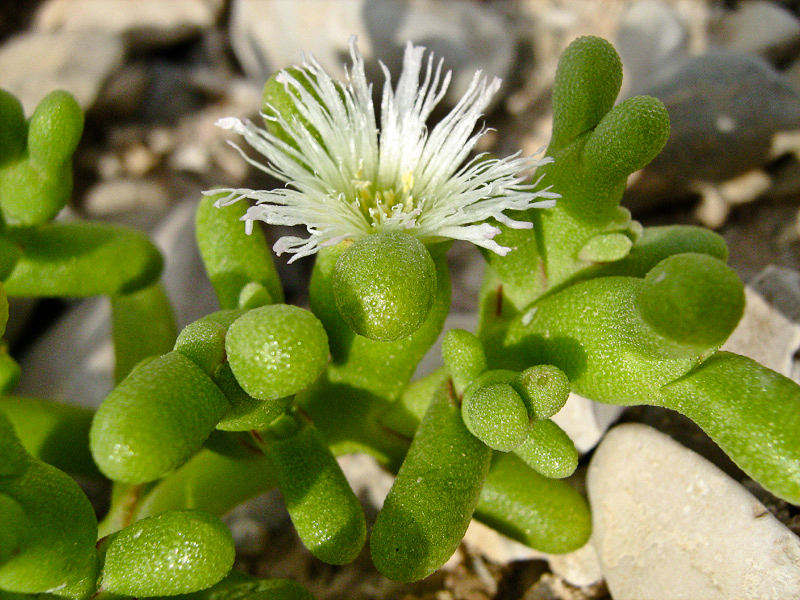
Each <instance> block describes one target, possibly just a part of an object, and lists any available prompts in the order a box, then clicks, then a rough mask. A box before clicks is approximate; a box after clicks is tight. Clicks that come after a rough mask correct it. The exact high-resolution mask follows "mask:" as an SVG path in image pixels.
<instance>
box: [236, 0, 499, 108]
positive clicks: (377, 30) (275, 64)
mask: <svg viewBox="0 0 800 600" xmlns="http://www.w3.org/2000/svg"><path fill="white" fill-rule="evenodd" d="M230 34H231V45H232V46H233V49H234V52H235V54H236V57H237V58H238V60H239V62H240V64H241V65H242V68H243V69H244V71H245V73H246V74H247V75H248V77H249V78H250V79H251V80H252V81H253V82H254V83H255V84H256V85H258V86H261V85H263V83H264V81H266V80H267V79H268V78H269V77H271V76H272V74H273V73H274V72H275V71H277V70H279V69H282V68H286V67H291V66H293V65H296V64H300V63H301V62H302V55H303V52H305V53H311V54H313V55H314V57H315V58H316V59H317V60H318V61H319V63H320V64H321V65H322V66H323V67H324V68H325V69H326V70H327V71H328V72H329V73H331V74H333V75H336V76H338V77H340V78H341V77H344V69H343V65H344V63H345V62H347V63H349V50H348V47H347V43H348V40H349V39H350V36H352V35H356V36H357V37H358V45H359V49H360V50H361V53H362V54H363V55H364V57H365V61H366V62H367V74H368V76H369V77H370V78H371V79H372V80H373V81H376V82H378V83H379V84H381V85H382V82H383V75H382V73H381V71H380V69H379V68H378V66H377V60H378V59H379V60H381V61H383V62H384V63H385V64H386V65H387V66H388V67H389V69H390V71H391V72H392V73H393V74H394V75H395V76H396V75H397V74H398V73H399V67H400V64H401V60H402V55H403V48H404V46H405V43H406V41H408V40H411V41H412V42H414V43H417V44H422V45H424V46H426V47H427V48H428V49H430V50H432V51H433V52H434V53H435V54H436V56H437V57H442V58H444V64H445V68H447V69H452V70H453V72H454V73H453V82H452V83H451V86H450V91H449V93H448V96H447V98H446V100H449V101H453V99H458V98H459V97H460V96H461V95H462V94H463V93H464V91H465V90H466V87H467V86H468V85H469V82H470V80H471V79H472V77H473V75H474V73H475V71H478V70H481V71H483V73H484V74H485V75H487V76H488V77H489V78H491V77H494V76H498V77H500V78H505V77H507V76H508V74H509V72H510V69H511V67H512V65H513V62H514V39H513V37H512V36H511V35H509V28H508V26H507V24H506V23H505V21H504V20H503V18H501V16H500V15H499V14H498V13H497V12H495V11H493V10H491V9H490V8H489V7H486V6H481V5H479V4H477V3H472V2H463V1H461V0H436V1H432V0H412V1H410V2H396V1H395V0H339V1H337V2H319V1H317V0H293V1H292V2H285V1H282V0H234V2H233V3H232V5H231V24H230Z"/></svg>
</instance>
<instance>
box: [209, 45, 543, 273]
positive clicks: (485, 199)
mask: <svg viewBox="0 0 800 600" xmlns="http://www.w3.org/2000/svg"><path fill="white" fill-rule="evenodd" d="M424 55H425V48H423V47H419V46H413V45H412V44H411V43H410V42H409V43H408V44H407V46H406V49H405V54H404V57H403V69H402V72H401V74H400V79H399V81H398V82H397V88H396V89H393V88H392V84H391V81H390V75H389V72H388V69H387V68H386V67H385V66H384V65H383V64H381V68H382V69H383V71H384V75H385V77H386V81H385V83H384V86H383V94H382V99H381V110H380V125H381V126H380V130H378V127H377V121H376V116H375V108H374V106H373V100H372V85H371V84H370V83H368V82H367V79H366V76H365V73H364V60H363V58H362V56H361V53H360V52H359V50H358V47H357V46H356V43H355V38H352V39H351V40H350V56H351V58H352V67H351V71H350V72H348V73H347V76H346V78H345V79H346V81H344V82H340V81H336V80H334V79H332V78H331V76H330V75H328V74H327V73H326V72H325V71H324V70H323V69H322V67H321V66H320V65H319V63H318V62H317V61H316V60H315V59H314V58H313V57H310V58H309V59H307V60H304V62H303V67H302V68H303V70H304V72H305V73H307V74H308V77H306V81H304V82H302V83H301V82H300V81H298V80H297V79H296V78H295V77H293V76H292V75H291V74H290V73H289V72H287V71H282V72H281V73H279V75H278V77H279V80H278V81H279V82H280V83H283V84H284V86H285V87H286V89H287V91H289V92H290V93H289V94H288V95H289V96H290V97H291V98H293V99H294V100H293V101H294V108H295V110H296V112H297V115H298V116H299V117H301V118H294V117H290V118H289V119H287V118H286V115H280V114H278V111H277V110H274V111H269V112H270V114H263V115H262V116H263V117H264V118H265V119H266V120H268V121H269V120H271V121H273V122H274V123H276V124H277V125H279V126H280V127H281V128H282V129H283V130H284V132H286V133H287V134H288V135H289V136H290V137H291V141H292V143H291V144H287V143H285V142H283V141H281V139H279V138H278V137H276V136H275V135H273V134H271V133H270V132H269V131H267V130H265V129H261V128H259V127H256V126H255V125H254V124H253V123H251V122H249V121H246V120H239V119H236V118H225V119H220V120H219V121H218V122H217V125H219V126H220V127H222V128H223V129H228V130H231V131H234V132H236V133H238V134H240V135H243V136H244V139H245V140H246V141H247V142H248V143H249V144H250V145H251V146H252V147H253V148H255V149H256V150H257V151H258V152H260V153H261V154H263V155H264V156H265V157H266V159H267V162H266V164H261V163H259V162H257V161H255V160H252V159H250V158H249V157H247V156H246V155H245V154H244V152H242V150H241V149H240V148H239V147H238V146H236V145H235V144H234V147H236V148H237V150H239V152H240V153H241V154H242V156H244V158H245V160H247V161H248V162H249V163H251V164H252V165H254V166H255V167H257V168H259V169H261V170H262V171H264V172H266V173H268V174H270V175H272V176H274V177H276V178H278V179H280V180H282V181H284V182H286V184H287V185H286V187H284V188H280V189H274V190H251V189H224V190H213V191H208V192H204V193H205V194H209V195H210V194H215V195H216V194H219V193H220V192H223V193H227V196H226V197H224V198H222V199H221V200H219V201H218V202H217V205H218V206H224V205H228V204H231V203H233V202H236V201H237V200H241V199H242V198H250V199H252V200H255V201H256V204H255V205H254V206H252V207H250V208H249V209H248V211H247V214H246V215H245V216H244V217H243V219H244V220H245V221H246V226H247V231H248V232H250V231H252V226H253V221H255V220H259V221H265V222H266V223H269V224H272V225H305V226H306V229H307V230H308V234H309V235H308V237H306V238H299V237H294V236H285V237H282V238H280V239H279V240H278V241H277V242H276V243H275V246H274V250H275V252H276V253H277V254H279V255H280V254H282V253H283V252H290V253H293V254H294V256H293V257H292V258H291V260H290V261H289V262H292V261H293V260H295V259H297V258H300V257H302V256H307V255H309V254H314V253H315V252H317V251H318V250H319V249H320V248H323V247H325V246H330V245H333V244H337V243H339V242H340V241H342V240H345V239H355V238H360V237H363V236H367V235H370V234H372V233H376V232H378V231H385V230H401V231H405V232H407V233H409V234H411V235H414V236H415V237H417V238H418V239H420V240H421V241H422V242H432V241H437V240H442V239H446V238H452V239H459V240H467V241H470V242H472V243H474V244H476V245H478V246H482V247H484V248H488V249H489V250H492V251H494V252H496V253H498V254H501V255H505V254H506V253H508V252H509V251H510V250H511V248H507V247H504V246H500V245H499V244H498V243H497V242H495V241H494V237H495V236H496V235H497V234H498V233H500V229H499V228H498V227H496V226H494V225H492V224H490V223H487V222H486V221H487V220H489V219H495V220H496V221H498V222H500V223H504V224H505V225H507V226H509V227H513V228H518V229H528V228H530V227H532V224H531V223H529V222H526V221H517V220H514V219H511V218H510V217H508V216H507V215H505V214H504V213H505V211H519V210H526V209H528V208H531V207H550V206H553V205H554V203H555V200H554V198H558V197H559V195H558V194H555V193H553V192H551V191H549V188H547V189H544V190H538V191H537V190H536V189H535V188H536V185H537V184H538V183H539V182H538V181H536V182H535V183H534V184H527V185H526V184H524V183H523V181H524V179H525V177H523V176H522V175H521V174H522V173H523V172H525V171H527V170H530V169H531V168H532V167H536V166H539V165H542V164H545V163H547V162H550V159H547V158H545V159H542V160H534V159H533V158H523V157H520V156H519V153H518V154H516V155H514V156H512V157H509V158H504V159H496V158H487V157H486V156H484V155H480V156H477V157H475V158H474V159H472V160H471V161H469V162H467V163H466V164H464V163H465V161H466V159H467V157H468V155H469V153H470V152H471V151H472V149H473V148H474V147H475V144H476V142H477V141H478V139H479V138H480V137H481V136H482V135H483V134H484V133H485V132H486V129H483V128H482V129H480V130H478V131H477V132H475V129H476V124H477V122H478V120H479V119H480V118H481V116H482V112H481V111H483V110H484V109H485V107H486V106H487V104H488V103H489V101H490V100H491V98H492V96H493V95H494V94H495V93H496V92H497V89H498V88H499V86H500V80H498V79H494V80H493V81H492V82H491V83H487V81H486V79H485V78H482V77H481V75H480V73H476V74H475V77H474V78H473V80H472V83H471V84H470V86H469V89H468V90H467V92H466V94H465V95H464V97H463V98H461V100H460V101H459V102H458V104H457V105H456V106H455V107H454V108H453V109H452V110H451V111H450V112H449V114H447V115H446V116H445V117H444V118H443V119H442V120H441V121H440V122H439V123H437V124H436V125H435V126H434V127H433V129H432V130H430V131H429V130H428V127H427V126H426V120H427V119H428V117H429V116H430V114H431V111H433V109H434V107H435V106H436V105H437V104H438V103H439V101H440V100H441V99H442V97H443V96H444V94H445V92H446V91H447V87H448V84H449V83H450V72H447V73H446V74H445V75H444V77H442V62H441V60H440V61H439V62H438V63H436V65H435V66H434V63H433V56H432V55H431V54H428V57H427V61H424V60H423V58H424ZM423 67H424V69H423ZM421 71H424V72H423V73H422V74H423V78H422V82H421V83H420V73H421ZM542 198H547V200H542Z"/></svg>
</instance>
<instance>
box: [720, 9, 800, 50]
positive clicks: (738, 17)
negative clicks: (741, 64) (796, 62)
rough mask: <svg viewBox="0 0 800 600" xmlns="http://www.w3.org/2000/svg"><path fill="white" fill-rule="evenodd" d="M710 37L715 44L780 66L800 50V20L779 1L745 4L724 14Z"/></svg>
mask: <svg viewBox="0 0 800 600" xmlns="http://www.w3.org/2000/svg"><path fill="white" fill-rule="evenodd" d="M709 38H710V40H709V41H710V42H711V43H712V44H716V45H718V46H721V47H724V48H728V49H730V50H738V51H740V52H747V53H750V54H757V55H758V56H761V57H763V58H765V59H766V60H768V61H770V62H771V63H773V64H776V65H780V64H782V63H784V62H785V61H787V60H789V59H791V58H792V57H793V56H794V55H795V54H796V52H797V50H798V49H800V21H798V20H797V18H796V17H795V16H794V15H793V14H792V13H791V12H790V11H789V10H787V9H785V8H783V7H781V6H778V5H777V4H776V3H775V2H765V1H763V0H757V1H755V2H742V3H739V4H738V6H737V7H736V10H734V11H725V12H722V13H721V17H720V18H719V20H718V21H717V22H716V23H714V24H713V26H712V27H711V28H710V31H709Z"/></svg>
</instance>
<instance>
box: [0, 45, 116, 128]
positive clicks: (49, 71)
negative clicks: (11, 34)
mask: <svg viewBox="0 0 800 600" xmlns="http://www.w3.org/2000/svg"><path fill="white" fill-rule="evenodd" d="M122 59H123V44H122V41H121V39H120V37H119V36H117V35H115V34H113V33H107V32H103V31H64V32H53V33H41V32H30V33H24V34H21V35H19V36H17V37H15V38H13V39H11V40H9V41H7V42H6V43H5V44H3V45H2V46H0V87H2V88H3V89H6V90H8V91H10V92H11V93H12V94H14V95H15V96H17V97H18V98H19V100H20V102H22V105H23V106H24V107H25V112H26V114H30V113H31V112H33V109H34V108H36V105H37V104H38V103H39V101H40V100H41V99H42V98H43V97H44V96H46V95H47V94H48V93H49V92H51V91H53V90H56V89H62V90H67V91H68V92H71V93H72V94H73V95H74V96H75V98H76V99H77V100H78V103H79V104H80V105H81V107H83V108H84V109H87V108H89V107H91V106H92V105H93V104H94V102H95V100H96V99H97V96H98V94H99V93H100V90H101V88H102V86H103V84H104V82H105V81H106V79H107V78H108V77H109V75H111V73H113V72H114V71H116V70H117V69H118V68H119V67H120V65H121V64H122Z"/></svg>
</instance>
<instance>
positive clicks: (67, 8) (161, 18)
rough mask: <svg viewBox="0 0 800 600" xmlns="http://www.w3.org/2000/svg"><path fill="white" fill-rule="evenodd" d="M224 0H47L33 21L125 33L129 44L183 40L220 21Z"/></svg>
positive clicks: (47, 26) (54, 27)
mask: <svg viewBox="0 0 800 600" xmlns="http://www.w3.org/2000/svg"><path fill="white" fill-rule="evenodd" d="M223 5H224V0H178V1H177V2H175V1H173V2H164V0H136V2H131V0H48V1H47V2H45V3H44V4H43V5H42V7H41V8H40V9H39V10H38V12H37V13H36V17H35V20H34V21H35V22H34V25H35V27H36V28H37V29H40V30H41V31H47V32H53V31H73V32H83V31H86V30H98V31H106V32H109V33H114V34H124V35H125V41H126V43H127V45H128V47H133V48H142V47H151V46H160V45H164V44H172V43H176V42H180V41H182V40H184V39H186V38H187V37H190V36H192V35H195V34H196V33H197V32H198V31H200V30H202V29H205V28H207V27H211V26H212V25H214V24H215V23H216V21H217V18H218V17H219V15H220V13H221V12H222V7H223Z"/></svg>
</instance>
